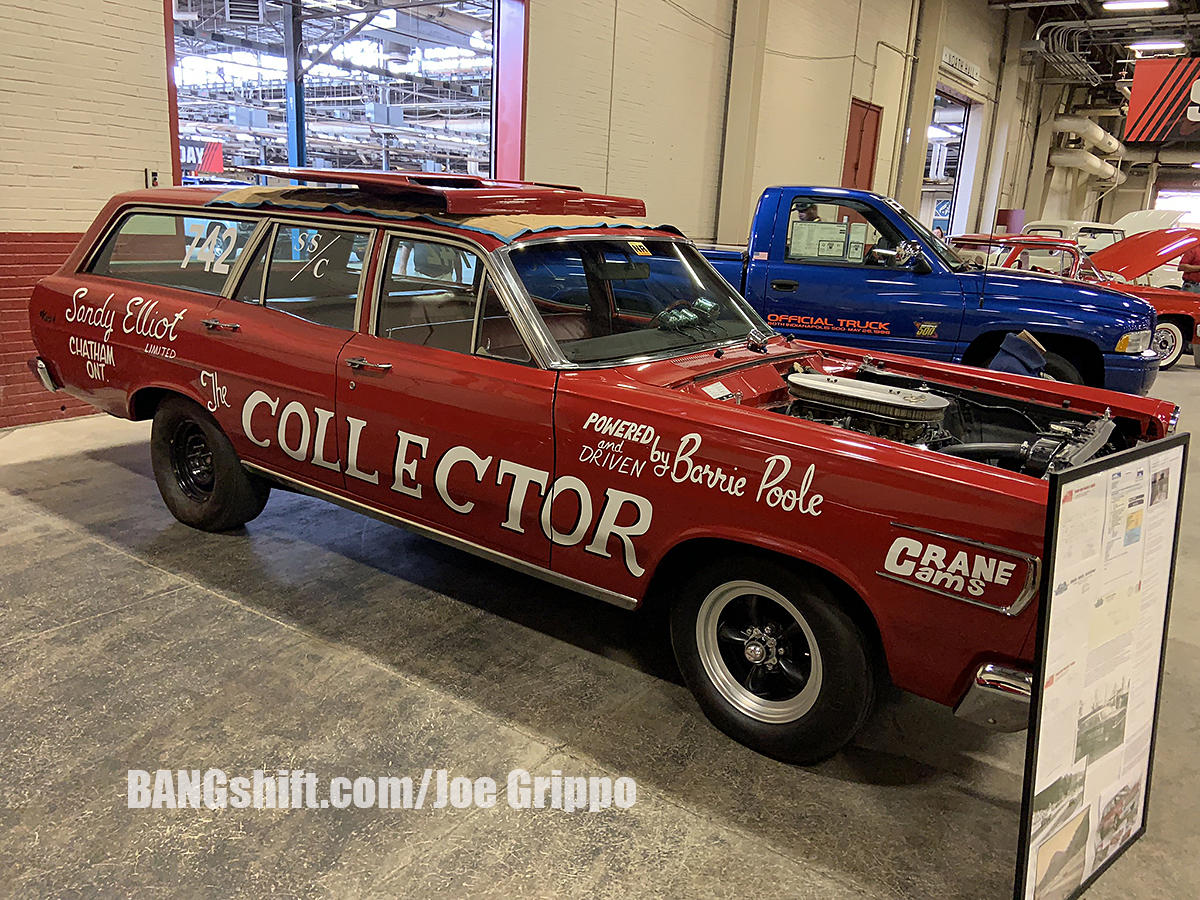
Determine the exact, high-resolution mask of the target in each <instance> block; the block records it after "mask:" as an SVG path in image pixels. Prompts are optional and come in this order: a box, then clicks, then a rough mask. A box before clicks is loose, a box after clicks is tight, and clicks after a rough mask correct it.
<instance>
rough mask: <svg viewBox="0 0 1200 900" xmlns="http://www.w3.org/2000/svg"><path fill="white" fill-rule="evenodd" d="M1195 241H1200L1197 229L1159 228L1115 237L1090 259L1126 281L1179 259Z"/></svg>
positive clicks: (1097, 266) (1102, 269)
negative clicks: (1120, 239) (1123, 238)
mask: <svg viewBox="0 0 1200 900" xmlns="http://www.w3.org/2000/svg"><path fill="white" fill-rule="evenodd" d="M1197 245H1200V230H1197V229H1195V228H1160V229H1159V230H1158V231H1143V232H1142V233H1141V234H1135V235H1134V236H1133V237H1127V238H1125V240H1123V241H1117V242H1116V243H1115V244H1113V245H1111V246H1109V247H1105V248H1104V249H1103V250H1097V251H1096V252H1095V253H1093V254H1091V259H1092V263H1093V264H1094V265H1095V266H1096V268H1097V269H1100V270H1101V271H1102V272H1115V273H1116V274H1118V275H1120V276H1121V277H1122V278H1124V279H1125V280H1126V281H1133V279H1135V278H1141V277H1142V276H1143V275H1145V274H1146V273H1147V272H1151V271H1153V270H1154V269H1157V268H1158V267H1159V266H1164V265H1166V264H1167V263H1169V262H1171V261H1173V260H1176V259H1178V258H1179V257H1180V256H1182V255H1183V254H1184V252H1185V251H1187V250H1190V249H1191V248H1192V247H1195V246H1197Z"/></svg>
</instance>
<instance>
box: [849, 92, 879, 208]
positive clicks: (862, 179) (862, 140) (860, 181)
mask: <svg viewBox="0 0 1200 900" xmlns="http://www.w3.org/2000/svg"><path fill="white" fill-rule="evenodd" d="M882 116H883V107H882V106H876V105H875V104H874V103H867V102H866V101H865V100H859V99H858V98H857V97H855V98H854V99H852V100H851V101H850V128H849V131H848V132H847V134H846V159H845V162H844V163H843V164H842V187H845V188H858V189H860V190H864V191H869V190H871V189H872V186H873V185H874V182H875V158H876V156H877V155H878V153H879V120H880V118H881V117H882Z"/></svg>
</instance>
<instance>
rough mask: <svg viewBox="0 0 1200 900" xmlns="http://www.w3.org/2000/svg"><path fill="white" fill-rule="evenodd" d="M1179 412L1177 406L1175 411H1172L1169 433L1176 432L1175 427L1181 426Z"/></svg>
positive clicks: (1168, 425)
mask: <svg viewBox="0 0 1200 900" xmlns="http://www.w3.org/2000/svg"><path fill="white" fill-rule="evenodd" d="M1179 413H1180V409H1179V407H1178V406H1176V407H1175V411H1174V412H1173V413H1171V420H1170V421H1169V422H1168V423H1167V434H1174V433H1175V429H1176V428H1178V427H1179Z"/></svg>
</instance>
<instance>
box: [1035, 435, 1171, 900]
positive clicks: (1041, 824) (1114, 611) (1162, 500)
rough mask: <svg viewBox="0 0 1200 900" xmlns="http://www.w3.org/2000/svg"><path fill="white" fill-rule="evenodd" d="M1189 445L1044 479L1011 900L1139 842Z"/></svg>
mask: <svg viewBox="0 0 1200 900" xmlns="http://www.w3.org/2000/svg"><path fill="white" fill-rule="evenodd" d="M1187 447H1188V435H1186V434H1181V435H1177V436H1175V437H1171V438H1167V439H1164V440H1160V441H1155V442H1154V443H1152V444H1146V445H1144V446H1142V447H1138V448H1136V449H1133V450H1129V451H1126V452H1124V453H1117V454H1113V455H1111V456H1106V457H1103V458H1102V459H1099V460H1096V461H1095V462H1092V463H1088V464H1087V465H1083V466H1080V467H1078V468H1075V469H1069V470H1067V471H1065V472H1062V473H1059V474H1056V475H1052V476H1051V477H1050V502H1049V509H1048V512H1047V528H1046V549H1045V554H1044V560H1045V564H1044V566H1043V575H1042V604H1041V609H1040V612H1039V618H1038V653H1037V664H1036V672H1035V675H1034V692H1033V701H1032V708H1031V711H1030V723H1029V745H1028V752H1027V753H1026V761H1025V765H1026V773H1025V796H1024V800H1023V803H1022V810H1021V835H1020V842H1019V845H1018V863H1017V881H1016V891H1015V897H1016V900H1071V898H1075V897H1078V896H1079V895H1080V894H1082V893H1083V892H1084V891H1085V890H1087V888H1088V887H1089V886H1090V885H1091V883H1092V882H1093V881H1095V879H1096V878H1098V877H1099V876H1100V875H1101V874H1102V873H1103V872H1104V870H1105V869H1106V868H1108V866H1110V865H1111V864H1112V863H1113V862H1114V861H1115V860H1116V859H1117V857H1118V856H1120V855H1121V853H1123V852H1124V851H1125V850H1126V848H1128V847H1129V845H1130V844H1131V843H1133V842H1134V841H1135V840H1137V839H1138V838H1139V837H1141V835H1142V834H1143V833H1144V831H1145V823H1146V804H1147V800H1148V799H1149V790H1150V775H1151V771H1152V768H1153V762H1154V737H1155V730H1156V727H1157V723H1158V703H1159V694H1160V689H1161V687H1162V668H1163V655H1164V650H1165V648H1166V633H1167V621H1168V618H1169V613H1170V606H1171V584H1172V576H1173V574H1174V571H1175V557H1176V550H1177V547H1178V543H1179V520H1180V511H1181V509H1182V502H1183V480H1184V472H1185V471H1186V467H1187Z"/></svg>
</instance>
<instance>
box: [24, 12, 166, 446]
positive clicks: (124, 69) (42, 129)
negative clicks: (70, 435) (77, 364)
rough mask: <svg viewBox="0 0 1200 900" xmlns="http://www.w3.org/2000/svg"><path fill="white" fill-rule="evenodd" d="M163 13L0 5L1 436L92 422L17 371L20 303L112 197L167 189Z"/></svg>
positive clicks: (75, 405) (28, 349) (29, 348)
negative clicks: (154, 184) (12, 430)
mask: <svg viewBox="0 0 1200 900" xmlns="http://www.w3.org/2000/svg"><path fill="white" fill-rule="evenodd" d="M166 5H169V4H166ZM68 7H69V14H68V12H67V11H68ZM164 7H165V5H164V3H163V0H120V2H112V0H76V2H73V3H70V4H62V3H44V2H40V0H0V20H2V21H3V31H4V36H5V41H4V52H3V53H0V228H4V229H6V230H5V231H4V232H0V427H6V426H10V425H19V424H26V423H29V422H37V421H42V420H45V419H50V418H62V417H64V416H68V415H79V414H81V413H83V412H89V411H91V407H87V406H84V405H83V404H81V403H79V402H77V401H75V400H74V399H72V398H70V397H67V396H66V395H65V394H61V393H59V394H50V393H48V392H47V391H45V390H44V389H43V388H42V387H41V385H40V384H38V382H37V380H36V379H35V378H34V377H33V376H32V375H31V374H30V372H29V369H28V368H27V367H26V365H25V363H26V360H27V359H28V358H29V357H30V356H32V355H33V344H32V342H31V341H30V337H29V324H28V323H29V313H28V304H29V295H30V294H31V293H32V291H33V286H34V284H35V283H36V282H37V281H38V279H40V278H42V277H43V276H45V275H47V274H49V273H50V272H52V271H53V270H55V269H56V268H58V266H59V265H60V264H61V263H62V261H63V259H64V258H65V257H66V256H67V254H68V253H69V252H70V250H71V248H72V247H73V246H74V245H75V243H76V242H77V241H78V240H79V237H80V235H81V233H82V232H83V231H84V230H85V229H86V228H87V227H88V225H90V224H91V222H92V219H94V218H95V216H96V213H98V212H99V211H100V208H101V207H102V206H103V205H104V203H105V201H107V200H108V198H109V197H111V196H112V195H113V194H116V193H119V192H120V191H127V190H135V189H137V188H141V187H144V186H145V174H144V170H146V169H150V170H152V171H157V172H158V173H159V183H160V184H170V183H171V172H172V155H173V154H172V151H171V127H172V126H171V118H170V114H169V109H170V106H169V102H170V98H169V97H168V93H167V50H166V46H167V45H166V32H165V28H164V25H165V23H164ZM64 407H65V409H64Z"/></svg>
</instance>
